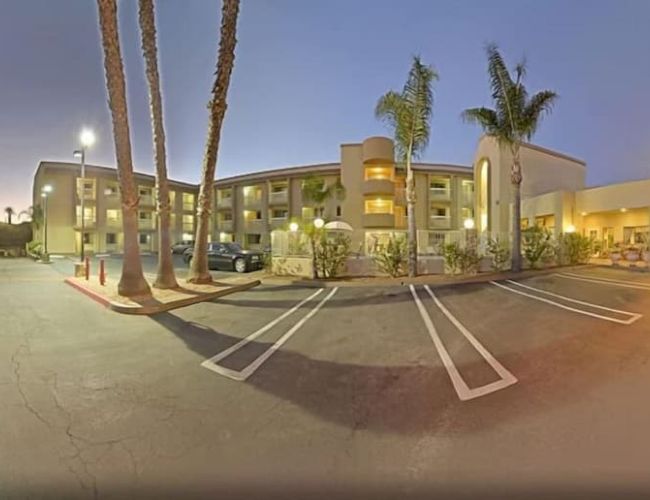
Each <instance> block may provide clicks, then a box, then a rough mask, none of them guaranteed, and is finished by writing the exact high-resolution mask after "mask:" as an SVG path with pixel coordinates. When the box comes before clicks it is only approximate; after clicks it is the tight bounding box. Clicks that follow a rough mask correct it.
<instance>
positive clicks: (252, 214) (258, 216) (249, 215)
mask: <svg viewBox="0 0 650 500" xmlns="http://www.w3.org/2000/svg"><path fill="white" fill-rule="evenodd" d="M244 220H245V221H247V222H251V221H257V220H262V211H261V210H244Z"/></svg>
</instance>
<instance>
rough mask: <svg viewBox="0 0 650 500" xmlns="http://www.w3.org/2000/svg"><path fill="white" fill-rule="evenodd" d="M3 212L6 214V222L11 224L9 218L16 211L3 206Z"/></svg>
mask: <svg viewBox="0 0 650 500" xmlns="http://www.w3.org/2000/svg"><path fill="white" fill-rule="evenodd" d="M5 213H6V214H7V223H8V224H11V218H12V217H13V215H14V214H15V213H16V211H15V210H14V209H13V208H12V207H5Z"/></svg>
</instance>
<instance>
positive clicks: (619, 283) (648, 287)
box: [553, 273, 650, 290]
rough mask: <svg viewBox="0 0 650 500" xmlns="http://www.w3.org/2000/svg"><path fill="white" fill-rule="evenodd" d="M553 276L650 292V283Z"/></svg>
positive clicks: (564, 274)
mask: <svg viewBox="0 0 650 500" xmlns="http://www.w3.org/2000/svg"><path fill="white" fill-rule="evenodd" d="M553 276H557V277H558V278H566V279H570V280H578V281H587V282H589V283H598V284H601V285H611V286H620V287H623V288H636V289H637V290H650V283H648V284H645V283H640V282H638V281H625V280H613V279H610V278H601V277H600V276H592V275H583V274H573V273H556V274H554V275H553Z"/></svg>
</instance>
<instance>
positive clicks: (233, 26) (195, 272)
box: [188, 0, 239, 283]
mask: <svg viewBox="0 0 650 500" xmlns="http://www.w3.org/2000/svg"><path fill="white" fill-rule="evenodd" d="M238 14H239V0H223V4H222V7H221V39H220V40H219V57H218V59H217V72H216V77H215V81H214V85H213V87H212V99H211V100H210V103H209V106H208V107H209V109H210V121H209V122H208V138H207V141H206V145H205V152H204V154H203V168H202V173H201V187H200V188H199V199H198V202H197V209H196V219H197V220H196V223H197V227H196V237H195V240H196V241H195V243H194V257H193V258H192V265H191V268H190V273H189V277H188V281H190V282H194V283H210V282H211V281H212V276H211V275H210V271H209V269H208V235H209V234H210V229H211V228H210V226H211V224H210V216H211V213H212V192H213V188H214V186H213V184H214V174H215V170H216V168H217V155H218V153H219V140H220V138H221V126H222V125H223V119H224V116H225V115H226V108H227V107H228V105H227V103H226V97H227V96H228V87H229V86H230V74H231V73H232V68H233V66H234V65H235V45H236V44H237V16H238Z"/></svg>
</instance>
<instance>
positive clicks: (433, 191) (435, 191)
mask: <svg viewBox="0 0 650 500" xmlns="http://www.w3.org/2000/svg"><path fill="white" fill-rule="evenodd" d="M450 195H451V190H450V189H449V188H448V187H446V188H436V187H433V188H429V198H430V199H432V200H448V199H449V196H450Z"/></svg>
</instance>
